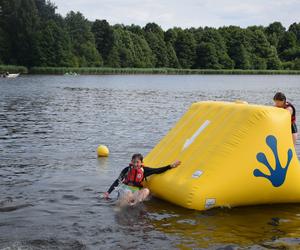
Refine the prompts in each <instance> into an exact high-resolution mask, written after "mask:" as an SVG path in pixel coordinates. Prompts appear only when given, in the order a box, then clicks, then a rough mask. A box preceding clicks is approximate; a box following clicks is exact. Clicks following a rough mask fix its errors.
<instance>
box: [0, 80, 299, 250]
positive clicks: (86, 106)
mask: <svg viewBox="0 0 300 250" xmlns="http://www.w3.org/2000/svg"><path fill="white" fill-rule="evenodd" d="M299 80H300V77H299V76H157V75H156V76H79V77H63V76H24V77H20V78H16V79H13V80H12V79H0V157H1V159H0V188H1V189H0V190H1V192H0V247H1V248H5V247H7V248H8V249H9V248H10V249H18V248H21V249H23V248H24V249H28V248H29V249H41V248H44V249H58V248H59V249H86V248H88V249H117V248H121V249H132V248H138V249H149V248H151V249H153V248H154V249H156V248H161V249H169V248H182V249H188V248H208V247H209V248H214V249H238V248H239V247H247V248H248V249H270V248H276V249H286V248H298V246H299V245H300V240H299V239H300V231H299V230H300V229H299V228H300V221H299V218H300V205H297V204H294V205H292V204H289V205H287V204H286V205H272V206H271V205H270V206H254V207H245V208H233V209H216V210H211V211H207V212H198V211H192V210H187V209H184V208H180V207H177V206H175V205H172V204H169V203H167V202H164V201H161V200H158V199H154V198H153V199H151V200H150V201H148V202H145V203H144V204H141V205H140V206H138V207H135V208H134V209H121V210H120V209H117V208H116V201H115V198H113V199H112V200H109V201H106V200H102V199H100V198H99V197H100V194H101V193H102V192H104V191H105V190H106V189H107V187H108V186H109V185H110V184H111V182H112V181H113V180H114V179H115V178H116V176H117V175H118V174H119V172H120V170H121V169H122V168H123V167H125V166H126V165H127V164H128V161H129V159H130V156H131V154H132V153H135V152H141V153H143V154H147V152H149V151H150V150H151V149H152V148H153V147H154V146H155V144H156V143H158V141H159V140H160V139H161V138H162V136H163V135H164V134H166V132H167V131H168V130H169V129H170V128H171V127H172V126H173V125H174V123H175V122H176V121H177V120H178V119H179V118H180V117H181V115H182V114H183V113H184V112H185V111H186V110H187V108H188V107H189V105H190V104H191V103H192V102H195V101H199V100H227V101H232V100H236V99H242V100H245V101H248V102H250V103H260V104H268V105H271V104H272V97H273V95H274V93H275V92H276V91H279V90H281V91H283V92H285V93H286V95H287V96H288V97H289V99H290V100H291V102H293V103H294V104H295V106H296V108H300V101H299V99H298V96H299V94H300V87H299ZM99 144H106V145H108V146H109V148H110V151H111V155H110V157H109V158H105V159H97V158H96V157H95V156H96V153H95V150H96V148H97V146H98V145H99ZM296 148H297V151H298V152H299V144H297V146H296ZM114 197H115V196H114Z"/></svg>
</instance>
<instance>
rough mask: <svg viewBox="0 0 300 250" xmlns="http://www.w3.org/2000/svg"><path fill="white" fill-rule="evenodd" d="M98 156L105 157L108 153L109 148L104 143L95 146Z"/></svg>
mask: <svg viewBox="0 0 300 250" xmlns="http://www.w3.org/2000/svg"><path fill="white" fill-rule="evenodd" d="M97 155H98V157H107V156H108V155H109V149H108V147H106V146H105V145H99V147H98V148H97Z"/></svg>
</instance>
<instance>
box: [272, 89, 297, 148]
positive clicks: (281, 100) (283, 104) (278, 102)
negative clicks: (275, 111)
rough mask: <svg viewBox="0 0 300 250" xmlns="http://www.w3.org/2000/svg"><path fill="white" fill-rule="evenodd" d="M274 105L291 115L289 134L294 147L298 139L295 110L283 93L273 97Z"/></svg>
mask: <svg viewBox="0 0 300 250" xmlns="http://www.w3.org/2000/svg"><path fill="white" fill-rule="evenodd" d="M273 101H274V105H275V107H277V108H283V109H286V110H288V111H289V112H290V113H291V132H292V137H293V142H294V145H296V141H297V137H298V129H297V125H296V109H295V107H294V105H293V104H291V103H290V102H287V100H286V97H285V95H284V94H283V93H281V92H277V93H276V94H275V96H274V97H273Z"/></svg>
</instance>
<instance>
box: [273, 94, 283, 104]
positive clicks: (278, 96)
mask: <svg viewBox="0 0 300 250" xmlns="http://www.w3.org/2000/svg"><path fill="white" fill-rule="evenodd" d="M273 100H274V101H284V102H285V101H286V97H285V95H284V94H283V93H281V92H277V93H276V94H275V95H274V97H273Z"/></svg>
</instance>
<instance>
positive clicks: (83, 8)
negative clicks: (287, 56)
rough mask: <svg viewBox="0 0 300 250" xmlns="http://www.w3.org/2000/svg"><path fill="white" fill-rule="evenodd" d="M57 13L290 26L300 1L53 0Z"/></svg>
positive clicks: (112, 19)
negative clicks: (275, 22)
mask: <svg viewBox="0 0 300 250" xmlns="http://www.w3.org/2000/svg"><path fill="white" fill-rule="evenodd" d="M54 2H55V3H56V5H57V6H58V12H59V13H61V14H63V15H65V14H66V13H67V12H68V11H71V10H74V11H80V12H82V13H83V14H84V16H85V17H87V18H88V19H90V20H95V19H106V20H107V21H108V22H109V23H111V24H116V23H123V24H132V23H134V24H138V25H141V26H144V25H145V24H146V23H148V22H156V23H158V24H160V25H161V26H162V27H163V28H165V29H167V28H170V27H173V26H179V27H199V26H212V27H220V26H227V25H238V26H242V27H246V26H250V25H268V24H269V23H271V22H273V21H280V22H282V24H283V25H285V26H289V25H290V24H291V23H293V22H300V19H299V18H300V16H299V13H300V0H185V1H174V0H173V1H172V0H152V1H151V0H144V1H141V0H73V1H65V0H54Z"/></svg>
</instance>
